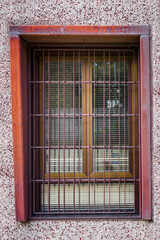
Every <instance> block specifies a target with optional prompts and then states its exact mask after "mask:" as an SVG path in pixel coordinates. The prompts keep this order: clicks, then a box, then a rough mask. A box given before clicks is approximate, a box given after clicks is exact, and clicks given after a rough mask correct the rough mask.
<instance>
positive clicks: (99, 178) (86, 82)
mask: <svg viewBox="0 0 160 240" xmlns="http://www.w3.org/2000/svg"><path fill="white" fill-rule="evenodd" d="M72 33H73V34H74V36H72ZM93 33H94V36H93ZM65 34H66V35H65ZM79 34H81V35H83V37H82V38H79ZM33 42H34V43H33ZM40 42H41V43H40ZM42 42H46V43H47V44H42ZM53 42H54V43H55V44H54V43H53ZM60 42H61V43H60ZM68 42H70V43H72V44H71V45H70V44H68ZM75 42H76V43H75ZM84 42H85V44H84ZM120 42H121V44H119V43H120ZM49 43H52V44H49ZM62 43H63V44H62ZM97 43H99V44H97ZM113 43H114V44H113ZM126 43H128V44H127V45H126ZM95 44H96V45H95ZM149 80H150V75H149V28H148V27H144V26H139V27H131V26H130V27H107V26H104V27H94V26H89V27H87V26H86V27H81V26H76V27H74V26H72V27H71V26H65V27H63V26H50V27H47V26H41V27H40V26H12V27H11V83H12V85H11V90H12V122H13V150H14V169H15V201H16V217H17V220H20V221H26V220H27V219H47V218H51V219H67V218H70V219H71V218H74V219H81V218H85V219H94V218H96V219H97V218H101V219H102V218H104V219H105V218H121V217H122V218H136V219H138V218H139V219H141V218H142V219H151V179H150V177H151V174H150V82H149Z"/></svg>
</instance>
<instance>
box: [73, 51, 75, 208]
mask: <svg viewBox="0 0 160 240" xmlns="http://www.w3.org/2000/svg"><path fill="white" fill-rule="evenodd" d="M73 212H75V51H73Z"/></svg>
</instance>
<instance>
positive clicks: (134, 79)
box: [133, 52, 136, 211]
mask: <svg viewBox="0 0 160 240" xmlns="http://www.w3.org/2000/svg"><path fill="white" fill-rule="evenodd" d="M133 81H134V84H133V87H134V91H133V92H134V94H133V96H134V114H135V112H136V88H135V84H136V83H135V81H136V78H135V52H133ZM135 118H136V117H135V115H134V148H133V149H134V211H135V208H136V189H135V188H136V184H135V183H136V173H135V171H136V157H135V155H136V147H135V146H136V129H135V124H136V119H135Z"/></svg>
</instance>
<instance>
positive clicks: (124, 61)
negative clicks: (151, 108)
mask: <svg viewBox="0 0 160 240" xmlns="http://www.w3.org/2000/svg"><path fill="white" fill-rule="evenodd" d="M123 63H124V212H125V211H126V91H125V89H126V58H125V52H124V60H123Z"/></svg>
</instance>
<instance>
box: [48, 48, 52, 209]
mask: <svg viewBox="0 0 160 240" xmlns="http://www.w3.org/2000/svg"><path fill="white" fill-rule="evenodd" d="M48 82H49V83H48V85H49V86H48V212H50V110H51V109H50V107H51V103H50V101H51V99H50V90H51V89H50V88H51V83H50V51H48Z"/></svg>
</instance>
